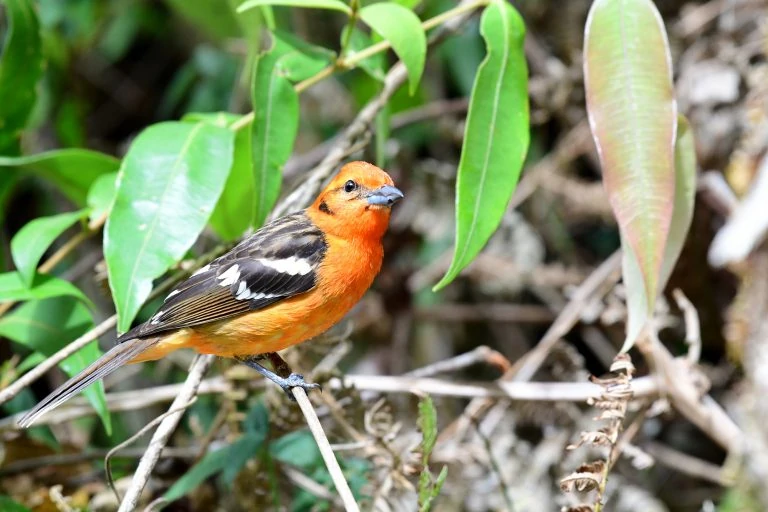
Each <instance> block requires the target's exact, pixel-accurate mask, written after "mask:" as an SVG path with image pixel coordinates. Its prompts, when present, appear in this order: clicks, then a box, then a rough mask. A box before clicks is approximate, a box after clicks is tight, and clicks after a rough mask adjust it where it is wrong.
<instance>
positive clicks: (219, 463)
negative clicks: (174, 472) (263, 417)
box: [163, 431, 264, 501]
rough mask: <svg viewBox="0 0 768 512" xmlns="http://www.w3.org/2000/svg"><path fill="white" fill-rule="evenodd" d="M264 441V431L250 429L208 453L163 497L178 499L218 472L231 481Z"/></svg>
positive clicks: (171, 499) (169, 499)
mask: <svg viewBox="0 0 768 512" xmlns="http://www.w3.org/2000/svg"><path fill="white" fill-rule="evenodd" d="M263 442H264V434H263V433H259V432H253V431H249V432H247V433H246V434H245V435H243V437H241V438H240V439H238V440H237V441H235V442H234V443H232V444H231V445H229V446H226V447H224V448H221V449H219V450H216V451H214V452H210V453H208V454H206V455H205V457H203V458H202V459H201V460H200V462H198V463H197V464H195V465H194V466H193V467H192V469H190V470H189V471H188V472H187V473H186V474H185V475H184V476H182V477H181V478H179V479H178V480H177V481H176V482H175V483H174V484H173V485H172V486H171V488H170V489H168V490H167V491H166V492H165V495H163V498H165V499H166V500H167V501H174V500H177V499H179V498H181V497H182V496H184V495H185V494H187V493H188V492H190V491H192V490H194V489H195V488H196V487H197V486H198V485H200V484H201V483H203V482H204V481H205V480H206V479H208V478H209V477H211V476H213V475H215V474H217V473H222V472H223V473H225V475H226V476H225V480H227V481H229V482H231V481H232V480H233V479H234V477H235V476H236V475H237V473H238V472H239V471H240V469H242V467H243V466H245V463H246V462H248V460H249V459H251V458H252V457H254V456H255V455H256V453H258V451H259V448H261V445H262V443H263Z"/></svg>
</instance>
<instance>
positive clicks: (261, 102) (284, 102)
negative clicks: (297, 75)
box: [251, 36, 299, 225]
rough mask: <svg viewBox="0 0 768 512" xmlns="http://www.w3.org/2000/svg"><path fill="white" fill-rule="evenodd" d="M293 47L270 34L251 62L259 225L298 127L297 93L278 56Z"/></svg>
mask: <svg viewBox="0 0 768 512" xmlns="http://www.w3.org/2000/svg"><path fill="white" fill-rule="evenodd" d="M294 51H296V50H295V49H294V48H293V47H292V46H291V45H289V44H288V43H287V42H285V41H284V40H283V39H281V38H279V37H275V36H273V38H272V47H271V48H270V49H269V50H267V51H266V52H264V53H262V54H261V55H259V56H258V58H257V59H256V60H255V62H254V65H253V76H252V85H251V87H252V88H251V105H252V107H253V114H254V120H253V123H252V127H251V154H252V159H253V177H254V182H255V191H256V197H255V201H254V208H255V212H256V213H255V223H256V225H261V224H262V223H263V222H264V220H265V219H266V218H267V215H269V212H270V210H272V207H273V206H274V205H275V202H276V201H277V197H278V195H279V194H280V183H281V181H282V168H283V165H285V162H287V161H288V158H289V157H290V156H291V152H292V151H293V143H294V141H295V139H296V134H297V132H298V129H299V96H298V94H297V93H296V91H295V90H294V89H293V85H292V84H291V82H290V81H289V80H288V79H287V78H286V77H285V74H284V72H283V70H282V67H281V59H282V58H283V57H284V56H286V55H289V54H290V53H292V52H294Z"/></svg>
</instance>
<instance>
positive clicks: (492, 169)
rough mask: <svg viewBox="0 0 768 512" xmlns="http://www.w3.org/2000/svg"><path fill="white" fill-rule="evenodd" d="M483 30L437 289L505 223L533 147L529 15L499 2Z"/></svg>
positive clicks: (482, 22)
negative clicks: (452, 240) (448, 245)
mask: <svg viewBox="0 0 768 512" xmlns="http://www.w3.org/2000/svg"><path fill="white" fill-rule="evenodd" d="M480 33H481V34H482V36H483V38H484V39H485V44H486V47H487V52H488V54H487V55H486V57H485V60H483V63H482V64H481V65H480V69H478V71H477V76H476V77H475V84H474V86H473V87H472V96H471V97H470V101H469V112H468V114H467V125H466V128H465V132H464V145H463V146H462V148H461V160H460V161H459V169H458V176H457V178H456V247H455V250H454V253H453V260H452V261H451V266H450V268H449V269H448V271H447V272H446V274H445V276H444V277H443V278H442V279H441V280H440V282H439V283H437V285H436V286H435V290H438V289H440V288H442V287H444V286H445V285H447V284H448V283H450V282H451V281H453V279H455V278H456V276H457V275H458V274H459V272H461V270H462V269H463V268H464V267H466V266H467V265H468V264H469V263H470V262H471V261H472V260H473V259H474V258H475V257H476V256H477V254H478V253H479V252H480V251H481V250H482V248H483V247H484V246H485V244H486V243H487V242H488V239H489V238H490V237H491V235H492V234H493V232H494V231H495V230H496V228H497V227H498V226H499V223H500V222H501V219H502V217H503V216H504V212H505V211H506V209H507V204H509V200H510V198H511V197H512V193H513V192H514V191H515V187H516V186H517V180H518V178H519V177H520V171H521V169H522V166H523V161H524V160H525V155H526V152H527V151H528V141H529V139H530V133H529V129H528V70H527V67H526V64H525V54H524V53H523V40H524V38H525V26H524V25H523V20H522V18H520V15H519V14H518V13H517V11H515V9H514V8H513V7H512V6H511V5H509V4H508V3H506V2H500V1H497V2H494V3H492V4H491V5H489V6H488V7H487V8H486V9H485V11H484V12H483V16H482V19H481V20H480Z"/></svg>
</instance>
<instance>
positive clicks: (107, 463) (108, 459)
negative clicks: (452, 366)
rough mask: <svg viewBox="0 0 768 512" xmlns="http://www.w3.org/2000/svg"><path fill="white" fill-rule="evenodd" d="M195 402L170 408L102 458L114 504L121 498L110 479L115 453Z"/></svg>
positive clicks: (112, 480) (112, 479) (113, 481)
mask: <svg viewBox="0 0 768 512" xmlns="http://www.w3.org/2000/svg"><path fill="white" fill-rule="evenodd" d="M196 400H197V397H193V398H192V399H191V400H190V401H189V402H187V403H186V404H183V405H181V406H180V407H178V408H176V409H173V408H172V409H171V410H169V411H167V412H166V413H165V414H161V415H160V416H158V417H157V418H155V419H154V420H152V421H150V422H149V423H147V424H146V425H144V426H143V427H142V428H141V429H140V430H139V431H138V432H136V433H135V434H133V435H132V436H131V437H129V438H128V439H126V440H125V441H123V442H122V443H120V444H118V445H117V446H115V447H114V448H112V449H111V450H109V451H108V452H107V454H106V455H105V456H104V471H105V472H106V474H107V484H109V488H110V489H112V492H113V493H114V495H115V498H116V501H115V503H120V499H121V498H120V493H119V492H118V491H117V487H115V480H114V478H112V457H114V456H115V455H116V454H117V452H119V451H120V450H122V449H123V448H125V447H126V446H128V445H130V444H133V443H134V442H135V441H136V440H137V439H138V438H140V437H141V436H143V435H144V434H146V433H147V432H149V431H150V430H152V429H153V428H155V425H157V424H158V423H160V422H161V421H163V420H164V419H165V418H167V417H168V416H170V415H171V414H175V413H177V412H182V411H184V410H185V409H186V408H187V407H189V406H190V405H192V404H193V403H195V401H196Z"/></svg>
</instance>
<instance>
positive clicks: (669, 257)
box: [621, 114, 696, 352]
mask: <svg viewBox="0 0 768 512" xmlns="http://www.w3.org/2000/svg"><path fill="white" fill-rule="evenodd" d="M695 199H696V147H695V144H694V140H693V131H692V130H691V127H690V126H689V124H688V120H687V119H686V118H685V116H683V115H682V114H680V115H678V117H677V136H676V142H675V203H674V210H673V214H672V223H671V224H670V228H669V238H668V239H667V245H666V248H665V250H664V260H663V263H662V266H661V271H660V273H659V290H660V291H661V290H664V287H665V286H666V285H667V281H668V280H669V276H670V275H671V274H672V270H673V269H674V267H675V263H676V262H677V258H678V257H679V256H680V252H681V251H682V250H683V244H685V239H686V237H687V236H688V230H689V228H690V227H691V221H692V220H693V207H694V202H695ZM621 245H622V249H623V253H622V273H623V279H624V287H625V288H626V290H627V337H626V339H625V340H624V345H623V346H622V348H621V351H622V352H627V351H628V350H629V349H631V348H632V346H633V345H634V343H635V340H636V339H637V337H638V336H639V335H640V333H641V332H642V330H643V327H645V324H646V322H647V321H648V319H649V317H650V315H651V313H652V311H650V310H649V309H648V300H647V297H646V295H645V286H644V285H643V273H642V271H641V269H640V265H639V263H638V261H637V258H636V257H635V254H634V252H632V249H631V248H630V247H628V244H627V243H626V240H625V239H624V238H623V237H622V244H621Z"/></svg>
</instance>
